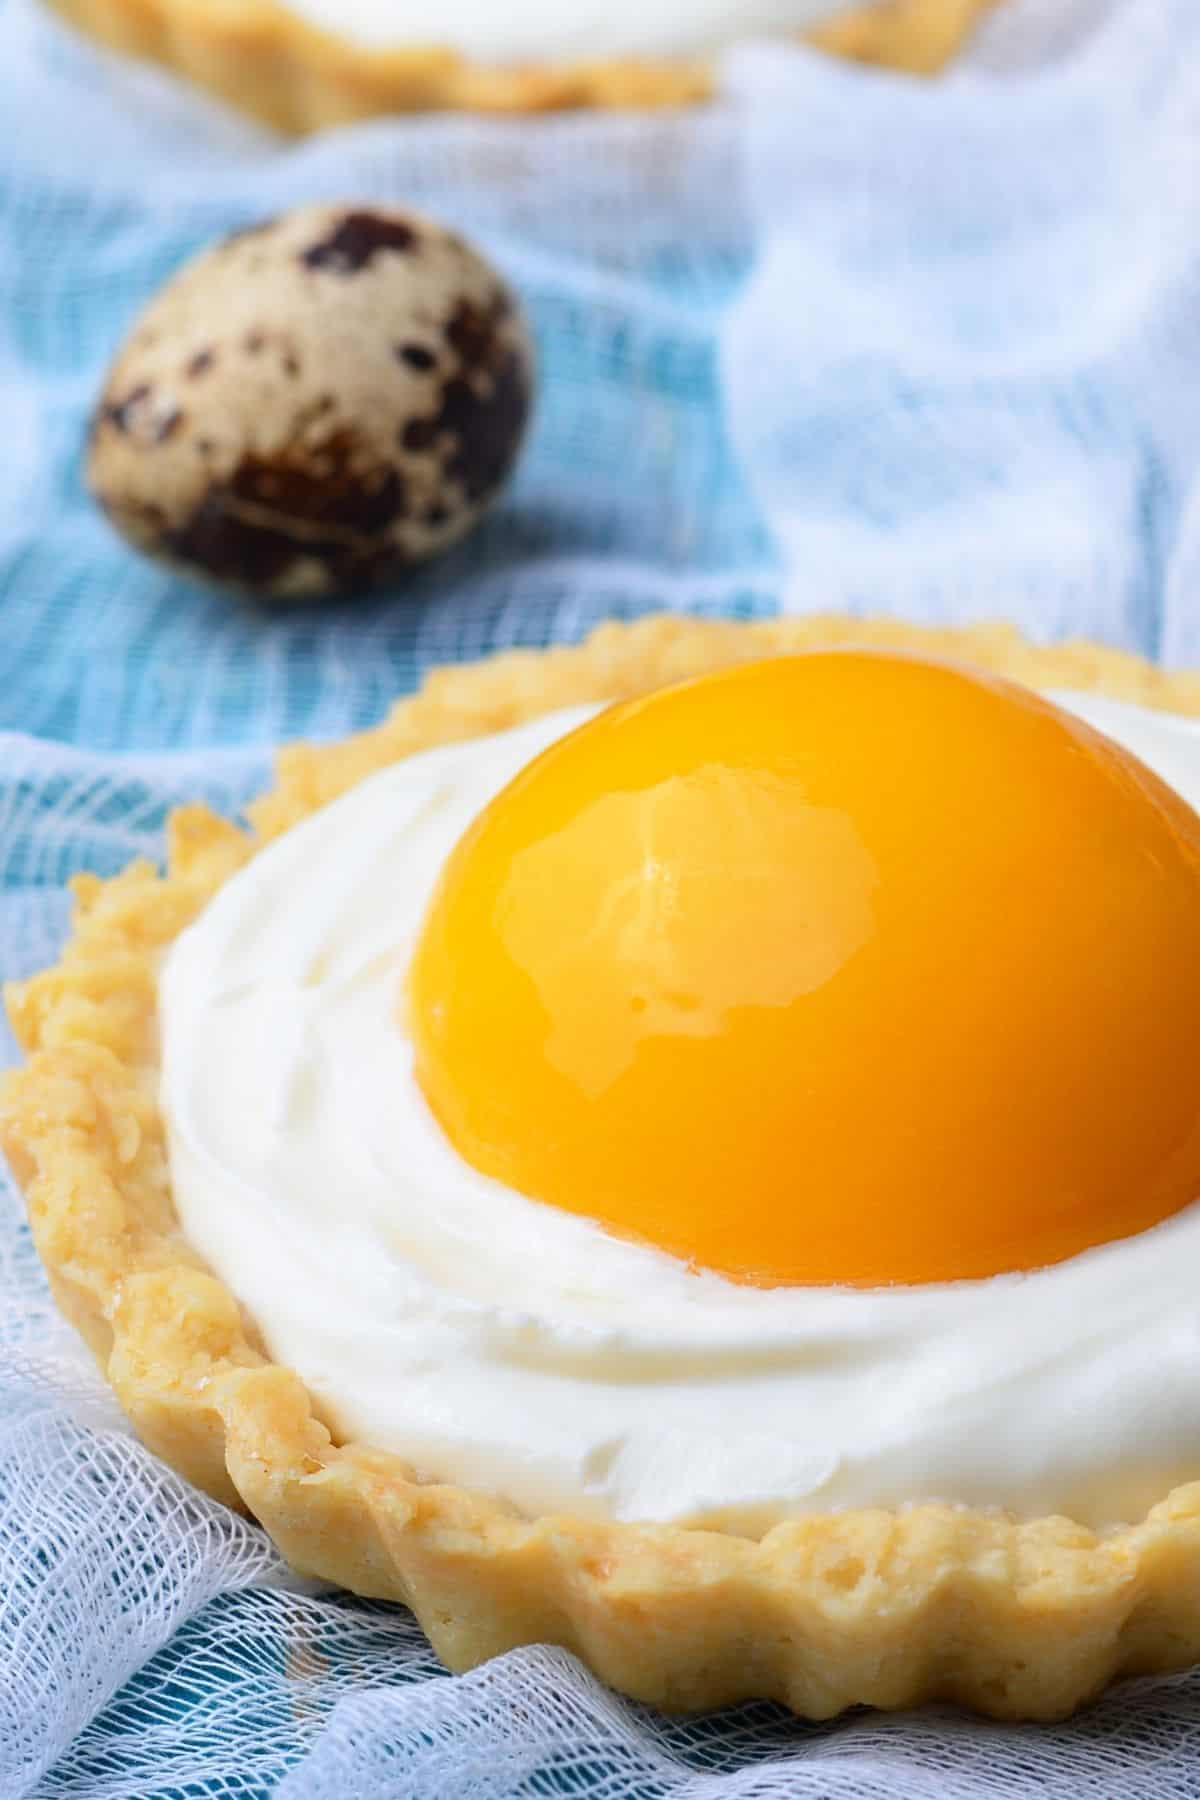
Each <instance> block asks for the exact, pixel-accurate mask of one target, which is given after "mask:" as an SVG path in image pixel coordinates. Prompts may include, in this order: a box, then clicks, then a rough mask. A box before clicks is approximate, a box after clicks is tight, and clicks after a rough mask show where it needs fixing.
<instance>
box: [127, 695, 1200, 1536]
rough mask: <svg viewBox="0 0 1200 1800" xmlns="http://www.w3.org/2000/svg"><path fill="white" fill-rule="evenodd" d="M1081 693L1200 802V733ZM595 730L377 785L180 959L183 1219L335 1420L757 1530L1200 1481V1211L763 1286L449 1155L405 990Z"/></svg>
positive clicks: (1107, 1501) (577, 1491)
mask: <svg viewBox="0 0 1200 1800" xmlns="http://www.w3.org/2000/svg"><path fill="white" fill-rule="evenodd" d="M1059 698H1060V699H1062V700H1063V701H1064V703H1065V704H1068V705H1069V706H1070V707H1071V708H1072V709H1073V710H1074V711H1076V712H1078V713H1080V714H1081V715H1082V716H1083V717H1085V718H1087V719H1088V720H1089V721H1090V722H1091V723H1093V724H1096V725H1098V726H1099V727H1100V728H1101V729H1103V730H1106V731H1107V732H1108V733H1109V735H1110V736H1112V737H1114V738H1116V739H1118V740H1119V741H1120V742H1122V743H1124V744H1126V745H1128V747H1129V748H1130V749H1132V750H1133V751H1135V752H1136V753H1137V754H1138V755H1140V756H1141V757H1142V758H1143V760H1144V761H1146V762H1147V763H1149V764H1150V765H1151V766H1152V767H1153V768H1155V769H1156V770H1157V771H1158V772H1159V774H1161V775H1162V776H1163V777H1164V778H1165V779H1166V780H1168V781H1169V782H1171V783H1172V785H1173V786H1175V787H1176V788H1177V789H1178V790H1179V791H1180V792H1182V793H1183V794H1184V795H1185V796H1186V797H1187V798H1188V799H1189V800H1190V801H1191V802H1192V803H1193V804H1197V803H1200V727H1197V726H1196V725H1194V724H1191V723H1188V722H1185V721H1183V720H1177V719H1169V718H1163V717H1162V716H1159V715H1154V714H1151V713H1147V712H1142V711H1139V710H1138V709H1135V708H1132V707H1123V706H1117V705H1113V704H1111V703H1105V702H1100V701H1093V700H1090V699H1089V700H1083V699H1073V698H1071V697H1070V696H1059ZM583 716H585V715H583V714H580V713H560V714H557V715H555V716H553V717H551V718H548V719H545V720H542V721H539V722H537V723H534V724H532V725H527V726H525V727H523V728H522V729H520V730H517V731H512V732H508V733H505V734H504V735H502V736H498V737H492V738H487V739H476V740H473V741H471V742H469V743H466V744H462V745H456V746H453V747H451V748H447V749H441V750H434V751H430V752H427V753H425V754H423V755H420V756H416V757H413V758H411V759H410V760H408V761H406V762H402V763H400V764H398V765H397V766H395V767H394V768H391V769H387V770H385V771H384V772H383V773H381V774H378V775H376V776H374V777H372V778H371V779H369V780H367V781H365V782H364V783H362V784H361V785H360V786H359V787H357V788H355V789H354V790H353V791H351V792H350V793H348V794H346V795H345V796H344V797H343V798H342V799H340V800H337V801H335V802H334V803H333V804H332V805H330V806H328V807H326V808H325V809H324V810H323V811H322V812H319V813H317V814H316V815H315V816H314V817H312V818H310V819H309V820H307V821H306V822H305V823H303V824H302V825H299V826H298V827H296V829H294V830H293V831H291V832H289V833H288V834H287V835H286V836H284V837H283V838H281V839H279V840H278V841H277V842H276V843H274V844H272V845H271V846H270V847H269V848H268V849H266V850H265V851H264V852H263V853H262V854H260V855H259V856H258V857H256V858H255V860H254V861H253V862H252V863H251V864H250V865H249V866H248V867H247V868H246V869H245V870H243V871H242V872H241V873H239V874H238V875H236V876H235V877H234V878H233V879H232V880H231V881H230V882H229V883H228V884H227V885H226V886H225V887H224V888H223V889H222V891H221V892H220V893H219V894H218V895H217V897H216V899H215V900H214V901H213V902H212V904H211V905H210V906H209V907H208V908H207V909H206V911H205V912H204V913H203V915H202V916H201V917H200V919H199V921H198V922H197V923H196V924H195V925H194V926H192V928H191V929H190V930H189V931H187V932H186V933H184V935H183V936H182V937H181V938H180V939H179V941H178V943H177V944H176V945H175V947H174V949H173V951H172V952H171V955H170V957H169V959H168V961H167V964H166V968H165V971H164V974H163V978H162V983H161V1021H162V1029H163V1044H164V1051H163V1088H162V1096H163V1105H164V1110H165V1114H166V1118H167V1122H168V1127H169V1137H170V1158H171V1172H172V1179H173V1183H174V1189H175V1196H176V1201H177V1204H178V1208H179V1212H180V1215H181V1218H182V1222H183V1225H184V1228H185V1230H186V1232H187V1234H188V1236H189V1238H190V1239H191V1240H192V1242H193V1243H194V1244H195V1245H196V1247H197V1248H198V1249H199V1250H200V1251H201V1252H202V1253H203V1254H204V1255H205V1256H206V1257H207V1258H208V1260H209V1261H210V1263H211V1264H212V1266H213V1268H214V1269H215V1270H216V1271H217V1273H218V1274H219V1275H220V1276H222V1277H223V1278H224V1280H225V1281H226V1282H227V1283H228V1285H229V1286H230V1287H231V1288H232V1289H233V1290H234V1292H235V1293H236V1294H237V1295H238V1296H239V1297H240V1299H241V1300H242V1301H243V1303H244V1304H245V1305H246V1306H247V1307H248V1308H249V1310H250V1312H251V1313H252V1314H253V1315H254V1317H255V1318H256V1320H257V1322H258V1325H259V1327H260V1328H261V1330H262V1333H263V1336H264V1338H265V1340H266V1342H267V1344H268V1346H269V1347H270V1349H271V1352H272V1353H273V1354H274V1355H275V1356H276V1357H277V1358H278V1359H280V1360H281V1361H283V1362H286V1363H288V1364H290V1365H291V1366H292V1367H294V1368H295V1369H297V1370H298V1371H299V1373H300V1374H301V1375H302V1376H303V1378H304V1380H305V1381H306V1382H307V1384H308V1386H309V1388H310V1390H311V1391H312V1393H313V1394H314V1396H315V1397H316V1399H317V1401H318V1403H319V1406H320V1407H321V1409H322V1411H323V1414H324V1416H325V1418H326V1420H327V1421H328V1423H329V1424H330V1425H331V1427H332V1429H333V1430H334V1431H335V1433H337V1434H339V1435H340V1436H342V1437H346V1438H355V1439H361V1440H365V1441H367V1442H370V1443H371V1444H373V1445H375V1446H378V1447H382V1448H387V1449H391V1450H394V1451H396V1452H398V1453H399V1454H400V1455H402V1456H403V1457H405V1458H406V1459H408V1460H409V1461H410V1462H411V1463H412V1464H413V1465H414V1466H415V1468H416V1469H417V1470H418V1472H419V1473H420V1474H421V1475H423V1476H426V1477H429V1478H433V1479H439V1480H452V1481H457V1482H461V1483H465V1484H467V1485H469V1486H476V1487H480V1488H484V1489H487V1490H489V1491H491V1492H494V1493H498V1494H502V1495H504V1496H506V1497H508V1498H509V1499H511V1500H512V1501H513V1502H514V1503H515V1504H516V1505H517V1506H518V1507H520V1508H522V1509H523V1510H525V1511H527V1512H529V1513H531V1514H532V1513H541V1512H548V1511H557V1510H570V1511H571V1512H574V1513H583V1514H593V1515H599V1516H610V1517H615V1518H622V1519H653V1520H687V1521H695V1520H706V1521H710V1522H713V1523H721V1524H723V1525H726V1526H728V1527H729V1528H731V1529H736V1530H746V1531H758V1530H760V1529H762V1528H764V1527H765V1526H767V1525H769V1524H770V1523H772V1522H774V1521H776V1520H778V1519H780V1518H782V1517H784V1516H786V1515H788V1514H793V1513H802V1512H810V1511H817V1510H826V1509H830V1508H836V1507H844V1506H852V1505H870V1504H881V1505H892V1504H901V1503H904V1502H908V1501H914V1500H919V1499H924V1498H932V1499H942V1500H948V1501H955V1502H963V1503H967V1504H970V1505H974V1506H985V1507H986V1506H1002V1507H1006V1508H1010V1509H1012V1510H1014V1511H1016V1512H1017V1513H1020V1514H1025V1515H1036V1514H1041V1513H1045V1512H1053V1511H1064V1512H1066V1513H1068V1514H1070V1515H1073V1516H1074V1517H1076V1518H1077V1519H1080V1520H1082V1521H1084V1522H1085V1523H1090V1524H1095V1525H1104V1524H1108V1523H1113V1522H1116V1521H1118V1520H1125V1519H1130V1518H1133V1517H1136V1516H1138V1515H1139V1514H1140V1513H1141V1512H1143V1511H1144V1510H1145V1508H1146V1507H1147V1506H1149V1505H1150V1504H1152V1503H1153V1502H1155V1501H1156V1500H1158V1499H1160V1498H1161V1497H1162V1496H1163V1495H1164V1494H1165V1493H1166V1491H1167V1489H1168V1488H1169V1487H1170V1486H1171V1485H1172V1484H1173V1483H1175V1482H1176V1481H1180V1480H1185V1479H1189V1478H1194V1477H1196V1476H1197V1475H1200V1205H1196V1206H1193V1207H1191V1208H1189V1209H1188V1210H1187V1211H1185V1212H1184V1213H1181V1214H1179V1215H1178V1216H1177V1217H1176V1218H1174V1219H1172V1220H1170V1221H1169V1222H1167V1223H1166V1224H1163V1225H1160V1226H1158V1227H1156V1228H1155V1229H1154V1230H1152V1231H1149V1232H1146V1233H1143V1234H1142V1235H1140V1236H1138V1237H1134V1238H1128V1239H1125V1240H1124V1241H1121V1242H1118V1243H1114V1244H1110V1245H1107V1246H1105V1247H1103V1248H1100V1249H1096V1250H1092V1251H1089V1252H1087V1253H1086V1254H1085V1255H1083V1256H1079V1257H1076V1258H1075V1259H1074V1260H1072V1261H1070V1262H1066V1263H1061V1264H1059V1265H1057V1266H1056V1267H1054V1268H1050V1269H1046V1270H1042V1271H1039V1272H1037V1273H1034V1274H1030V1275H1025V1276H1005V1277H997V1278H996V1279H994V1280H991V1281H983V1282H966V1283H960V1284H956V1285H951V1286H935V1287H923V1288H908V1289H889V1290H886V1291H874V1292H861V1291H855V1290H850V1289H841V1288H826V1289H776V1290H772V1291H762V1290H758V1289H752V1288H745V1287H739V1286H735V1285H734V1284H732V1283H730V1282H727V1281H725V1280H723V1279H722V1278H721V1277H719V1276H716V1275H711V1274H693V1273H689V1272H688V1271H687V1270H686V1269H685V1268H684V1267H683V1266H682V1265H681V1264H679V1263H677V1262H675V1261H674V1260H673V1259H671V1258H670V1257H668V1256H666V1255H663V1254H661V1253H660V1252H658V1251H655V1250H653V1249H649V1248H645V1247H642V1246H639V1245H635V1244H631V1243H627V1242H624V1241H622V1240H620V1239H618V1238H616V1237H612V1236H610V1235H608V1234H607V1233H606V1232H604V1231H603V1230H602V1229H601V1228H600V1227H599V1226H597V1225H594V1224H592V1223H590V1222H589V1221H588V1220H586V1219H582V1218H576V1217H573V1216H570V1215H568V1214H565V1213H562V1212H559V1211H556V1210H555V1209H553V1208H551V1207H546V1206H542V1205H539V1204H538V1203H537V1202H535V1201H532V1200H529V1199H526V1198H524V1197H522V1196H521V1195H519V1194H517V1193H514V1192H512V1191H510V1190H509V1189H506V1188H504V1187H502V1186H500V1185H498V1184H497V1183H495V1182H492V1181H489V1180H488V1179H486V1178H485V1177H483V1176H481V1175H479V1174H478V1173H476V1172H475V1171H474V1170H473V1169H471V1168H469V1167H468V1166H467V1165H466V1164H465V1163H464V1162H463V1161H462V1160H461V1159H460V1158H459V1156H458V1155H457V1153H456V1152H455V1151H454V1150H453V1149H452V1148H451V1146H450V1145H449V1143H448V1142H447V1141H446V1140H445V1138H444V1137H443V1136H442V1134H441V1132H440V1130H439V1128H438V1126H437V1125H436V1124H435V1123H434V1121H433V1120H432V1118H431V1117H430V1115H429V1113H428V1112H427V1110H426V1107H425V1104H424V1101H423V1099H422V1097H421V1094H420V1092H419V1090H418V1088H417V1086H416V1083H415V1081H414V1079H413V1075H412V1067H411V1053H410V1047H409V1044H408V1043H407V1041H406V1040H405V1037H404V1035H403V1034H402V1031H401V1029H400V1027H399V1026H398V1023H397V994H398V991H399V989H400V985H401V982H402V978H403V974H404V971H405V968H406V964H407V960H408V957H409V955H410V951H411V946H412V944H413V940H414V936H415V933H416V931H417V929H418V926H419V923H420V920H421V917H422V914H423V910H424V908H425V905H426V902H427V900H428V897H429V894H430V891H431V889H432V886H433V883H434V881H435V879H436V877H437V875H438V873H439V870H440V868H441V866H442V863H443V860H444V858H445V857H446V855H447V853H448V851H449V850H450V848H451V847H452V845H453V844H454V843H455V842H456V840H457V838H458V837H459V835H460V834H461V832H462V831H463V830H464V829H465V827H466V826H467V825H468V823H469V822H470V821H471V819H472V818H473V817H474V816H475V814H476V813H477V812H478V811H479V810H480V808H481V807H483V806H484V805H485V804H486V803H487V801H488V800H490V799H491V797H492V796H493V795H494V794H495V793H496V792H497V791H498V790H499V789H500V788H501V787H502V786H503V785H504V784H505V783H506V782H507V781H508V780H509V779H510V778H511V777H512V776H513V775H514V774H515V773H516V772H517V771H518V770H519V769H520V768H521V767H522V766H523V765H524V764H525V763H526V762H527V761H528V760H529V759H530V758H531V757H532V756H533V755H535V754H536V753H537V752H538V751H540V750H541V749H542V748H543V747H544V746H545V745H546V744H547V743H549V742H550V741H551V740H552V739H553V738H555V737H557V736H558V735H560V734H561V733H562V732H564V731H565V730H567V729H568V728H569V727H571V726H572V725H574V724H576V723H577V722H578V721H579V720H580V719H581V718H582V717H583ZM981 1028H985V1023H984V1022H982V1021H981Z"/></svg>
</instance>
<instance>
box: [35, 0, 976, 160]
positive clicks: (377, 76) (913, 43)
mask: <svg viewBox="0 0 1200 1800" xmlns="http://www.w3.org/2000/svg"><path fill="white" fill-rule="evenodd" d="M50 3H51V4H52V5H53V6H54V8H55V10H56V11H58V12H60V13H62V14H63V15H64V17H66V18H67V19H69V20H70V21H71V23H72V24H74V25H76V26H78V27H79V29H80V30H82V31H86V32H87V33H88V34H89V35H90V36H92V37H94V38H97V39H99V40H100V42H101V43H104V44H108V45H110V46H111V47H112V48H113V49H116V50H122V51H125V52H127V53H128V54H130V55H133V56H139V57H143V58H147V59H149V60H150V61H152V62H158V63H163V64H165V65H166V66H167V67H168V68H171V69H174V70H175V71H176V72H177V73H179V74H182V75H186V76H188V77H189V79H190V80H192V81H194V82H196V83H197V84H198V85H199V86H201V87H205V88H208V89H209V90H210V91H211V92H213V93H215V94H218V95H219V96H220V97H221V99H223V100H227V101H229V102H230V103H231V104H232V105H234V106H238V107H240V108H241V109H242V110H243V111H244V112H248V113H252V114H254V115H255V116H257V117H258V118H261V119H263V120H265V121H266V123H267V124H269V125H274V126H276V127H277V128H278V129H280V130H283V131H295V132H307V131H319V130H321V129H322V128H323V127H325V126H327V125H341V124H345V123H346V122H347V121H349V120H351V119H363V118H369V117H371V116H373V115H375V114H379V113H395V112H424V111H431V110H436V109H440V108H448V109H451V110H463V111H468V112H500V113H505V112H507V113H523V112H551V111H556V110H561V109H563V108H568V107H612V108H624V107H660V106H682V105H687V104H689V103H691V102H694V101H697V100H704V99H707V98H708V97H709V96H710V95H711V93H712V88H713V79H712V70H711V68H710V67H709V66H708V64H707V63H705V62H697V61H695V60H681V61H670V62H669V61H642V60H627V61H621V62H614V61H605V62H592V63H577V64H573V65H570V66H567V67H563V68H557V67H554V66H552V65H550V64H545V65H541V64H539V65H536V66H527V65H523V66H521V67H519V68H494V67H485V66H483V65H481V64H477V63H473V62H471V61H469V60H467V59H466V58H464V57H462V56H459V55H457V54H456V53H455V52H454V51H452V50H411V51H405V50H395V51H381V50H369V49H364V48H362V47H360V46H358V45H355V44H353V43H351V42H350V41H349V40H348V39H345V38H342V37H339V36H337V35H335V34H332V33H330V32H326V31H322V30H319V29H318V28H317V27H315V26H313V25H310V24H308V23H307V22H306V21H305V20H303V19H301V18H300V17H298V16H297V15H296V14H295V13H293V12H291V11H289V9H288V8H287V7H286V6H285V5H280V4H277V3H276V0H240V4H231V3H230V0H217V3H214V0H50ZM997 3H998V0H867V3H866V4H859V5H857V6H854V7H852V8H851V9H850V10H849V11H846V10H841V11H834V8H833V0H831V7H830V10H831V14H832V16H831V17H830V18H829V19H828V20H826V21H824V22H823V23H821V24H819V25H817V26H816V27H815V28H813V29H812V30H811V31H809V32H808V33H806V36H807V37H808V39H809V41H810V42H812V43H814V44H816V45H817V46H818V47H819V48H821V49H824V50H827V51H829V52H830V53H831V54H833V55H836V56H846V57H851V58H853V59H854V60H856V61H859V62H868V63H878V64H882V65H884V66H886V67H889V68H896V69H905V70H909V71H910V72H912V73H914V74H934V73H936V72H937V71H938V70H939V69H941V68H943V67H944V66H945V64H946V63H947V62H949V61H950V59H951V58H952V57H953V56H954V55H955V53H956V52H957V50H958V49H959V48H960V47H961V45H962V43H963V42H964V40H965V38H966V37H967V35H968V33H969V32H970V30H971V28H972V27H973V25H974V24H975V23H976V21H977V19H978V18H979V16H980V14H981V13H983V12H985V11H986V10H987V9H988V7H989V6H993V5H996V4H997Z"/></svg>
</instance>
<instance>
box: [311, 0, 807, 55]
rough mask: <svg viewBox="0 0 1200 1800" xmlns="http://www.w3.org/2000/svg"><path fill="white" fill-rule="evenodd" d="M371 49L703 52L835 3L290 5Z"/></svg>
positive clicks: (639, 0)
mask: <svg viewBox="0 0 1200 1800" xmlns="http://www.w3.org/2000/svg"><path fill="white" fill-rule="evenodd" d="M289 4H290V5H291V8H292V10H293V11H294V12H297V13H299V14H300V16H301V17H302V18H305V19H307V20H308V21H309V23H310V24H313V25H319V26H320V27H321V28H322V29H323V30H325V31H331V32H334V33H336V34H337V35H338V36H339V37H344V38H348V39H349V40H350V41H351V42H352V43H357V44H361V45H363V46H364V47H365V48H367V49H388V48H394V47H396V46H402V47H404V48H409V47H424V46H430V47H436V48H443V47H449V48H451V49H454V50H457V51H459V52H460V53H461V54H462V55H464V56H469V57H471V58H473V59H475V60H477V61H481V62H492V63H501V64H503V63H511V62H549V63H554V62H575V61H583V62H586V61H590V60H591V59H593V58H608V57H625V56H665V57H670V56H696V55H706V54H708V53H709V52H712V51H716V50H720V49H723V48H724V47H725V46H726V45H727V44H729V43H731V42H732V41H733V40H734V39H735V38H750V37H763V36H769V35H774V34H776V33H780V32H788V31H798V30H800V29H801V28H802V27H803V26H805V25H809V24H811V23H812V22H813V20H814V19H820V18H823V17H825V16H826V15H827V14H829V13H831V12H834V11H836V9H837V0H504V3H503V4H500V3H499V0H442V4H441V5H439V6H436V7H433V8H431V7H429V6H428V5H425V4H424V3H423V0H289Z"/></svg>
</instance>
